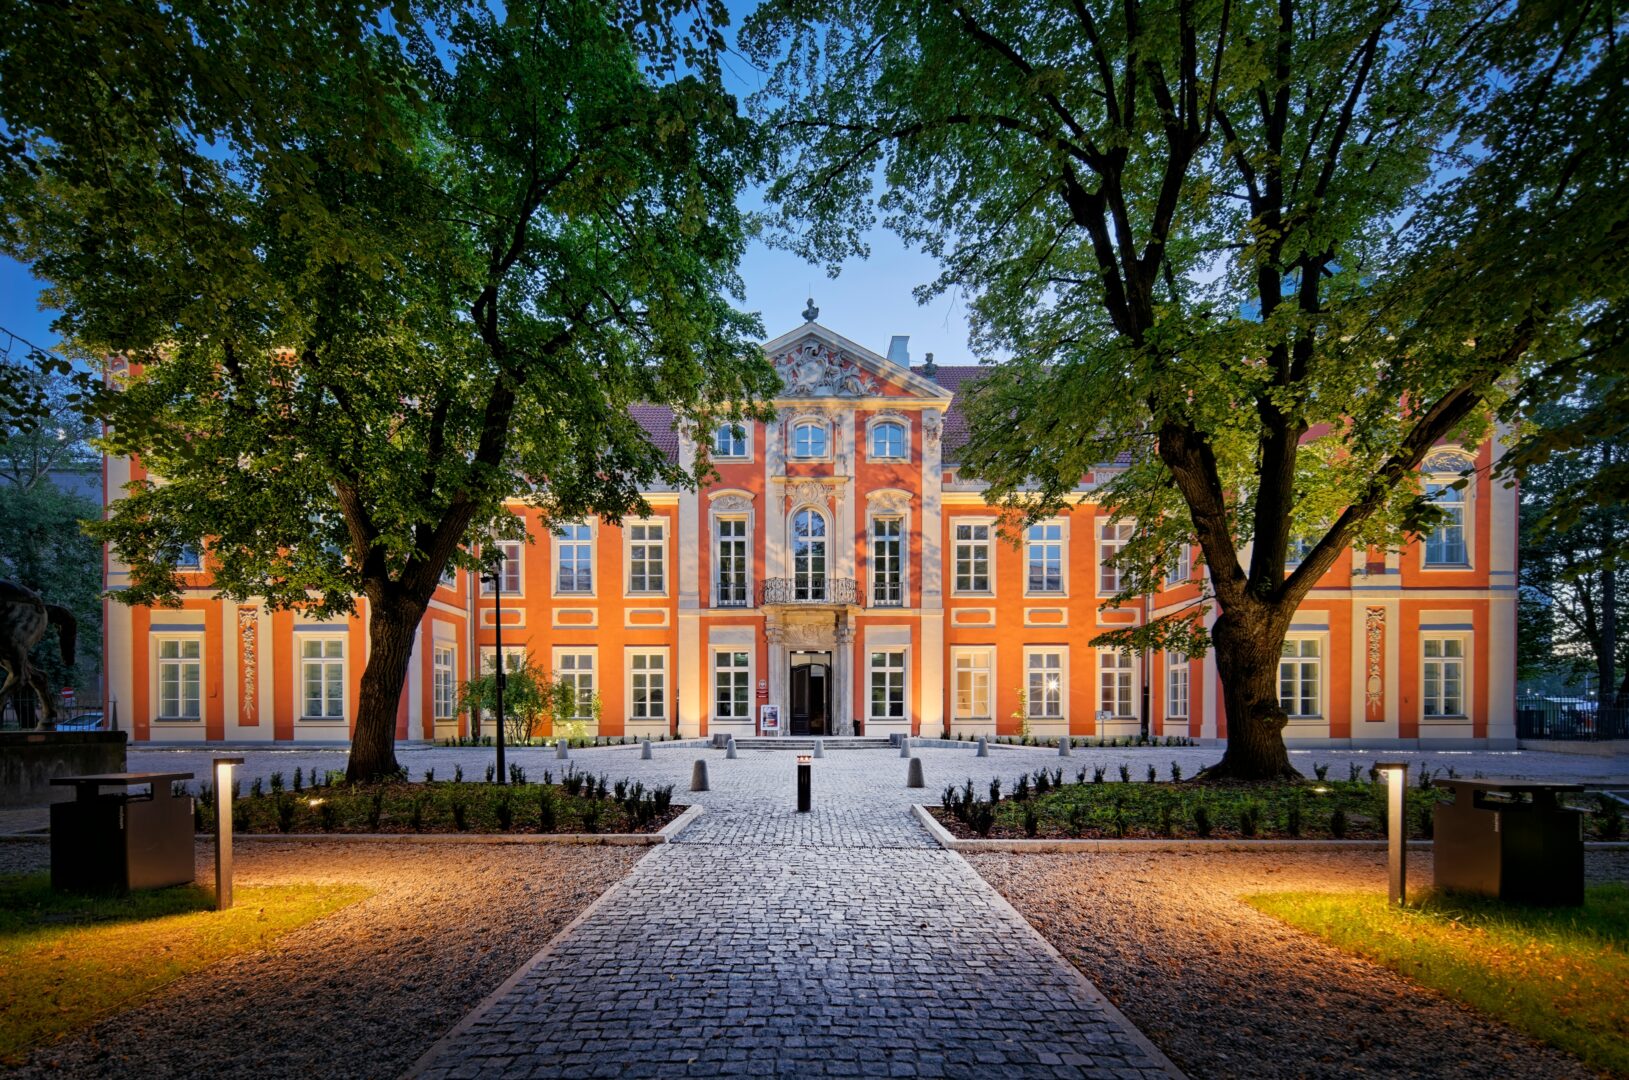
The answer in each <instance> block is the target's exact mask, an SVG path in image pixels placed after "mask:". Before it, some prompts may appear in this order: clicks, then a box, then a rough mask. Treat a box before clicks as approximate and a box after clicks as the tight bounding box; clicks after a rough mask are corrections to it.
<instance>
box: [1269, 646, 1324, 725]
mask: <svg viewBox="0 0 1629 1080" xmlns="http://www.w3.org/2000/svg"><path fill="white" fill-rule="evenodd" d="M1325 636H1326V635H1323V634H1293V633H1292V634H1290V635H1288V636H1286V637H1285V638H1284V646H1283V648H1286V649H1287V648H1292V647H1293V648H1294V649H1295V650H1296V651H1295V654H1294V655H1284V654H1282V652H1281V654H1280V656H1279V658H1278V704H1279V707H1280V708H1283V709H1284V712H1285V715H1287V716H1288V717H1289V718H1290V719H1291V720H1322V719H1323V718H1324V717H1325V716H1326V715H1328V711H1327V707H1326V705H1325V702H1326V700H1327V695H1328V693H1329V672H1328V669H1327V667H1326V664H1325V661H1326V660H1327V659H1328V653H1329V646H1328V643H1327V642H1326V641H1325V640H1324V638H1325ZM1308 645H1312V646H1314V647H1315V651H1314V652H1313V653H1311V654H1310V655H1309V654H1308V653H1307V651H1306V647H1307V646H1308ZM1287 664H1288V665H1293V666H1294V668H1295V675H1294V676H1293V678H1294V679H1295V684H1296V694H1295V700H1294V702H1293V705H1294V708H1286V707H1285V705H1284V668H1285V665H1287ZM1309 667H1310V668H1312V669H1313V671H1314V672H1315V673H1316V677H1317V680H1318V682H1317V689H1316V691H1315V692H1314V695H1313V696H1314V697H1315V698H1316V700H1315V701H1314V702H1313V705H1314V708H1315V709H1316V711H1315V712H1307V711H1306V710H1305V706H1306V703H1307V694H1306V671H1307V669H1308V668H1309Z"/></svg>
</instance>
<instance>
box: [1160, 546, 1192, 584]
mask: <svg viewBox="0 0 1629 1080" xmlns="http://www.w3.org/2000/svg"><path fill="white" fill-rule="evenodd" d="M1191 577H1193V555H1192V552H1190V551H1189V549H1188V545H1187V544H1183V545H1182V546H1181V547H1179V548H1177V557H1176V561H1175V562H1174V563H1172V564H1171V569H1170V571H1169V572H1168V573H1167V574H1166V575H1165V584H1166V585H1168V586H1175V585H1182V584H1184V583H1186V582H1187V580H1188V579H1189V578H1191Z"/></svg>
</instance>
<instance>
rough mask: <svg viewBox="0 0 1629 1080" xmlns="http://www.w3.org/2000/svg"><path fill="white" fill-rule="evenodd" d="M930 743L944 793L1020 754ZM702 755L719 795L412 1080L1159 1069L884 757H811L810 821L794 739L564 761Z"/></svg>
mask: <svg viewBox="0 0 1629 1080" xmlns="http://www.w3.org/2000/svg"><path fill="white" fill-rule="evenodd" d="M613 754H614V755H615V756H613ZM922 756H923V757H924V759H926V761H927V762H929V768H928V771H929V782H930V783H935V782H937V783H938V784H939V786H941V787H942V786H943V784H944V783H946V782H948V781H950V780H952V779H956V780H960V779H961V778H962V777H963V776H964V775H969V774H972V775H984V774H987V773H988V774H991V775H993V774H994V772H995V771H997V770H999V771H1000V772H1009V771H1011V770H1013V769H1014V767H1015V766H1018V762H1017V761H1015V760H1010V759H1009V760H1006V761H1001V762H997V763H996V765H995V768H991V767H990V764H989V762H990V759H975V758H974V757H973V756H972V754H971V752H969V751H961V750H940V751H932V750H930V751H923V752H922ZM697 757H703V758H705V759H706V760H707V762H708V765H709V769H710V771H711V774H712V775H711V779H712V784H713V788H714V790H713V791H711V792H708V793H706V794H705V795H702V796H695V797H691V796H687V795H683V794H680V795H676V798H678V799H679V800H681V801H683V800H685V799H687V798H693V800H694V801H697V802H701V803H703V805H704V806H705V807H706V812H705V813H704V814H703V816H702V817H701V819H700V820H699V821H698V822H697V823H696V824H695V825H693V826H691V828H690V829H689V830H687V831H686V832H685V834H684V835H683V836H682V837H681V839H680V842H679V843H675V844H669V845H665V846H663V847H660V848H656V849H654V850H653V851H652V853H651V854H650V855H648V856H646V857H645V859H643V860H642V861H641V862H640V863H639V864H638V866H637V867H635V869H634V871H633V873H632V874H631V875H629V877H627V878H626V879H624V881H623V882H622V883H621V884H619V885H618V886H616V887H615V888H613V889H611V890H610V891H609V892H607V893H606V894H605V895H604V896H603V897H602V898H601V899H600V900H599V901H598V902H597V903H596V904H595V905H594V906H593V907H591V908H590V909H589V910H588V911H586V912H585V913H584V915H583V916H582V918H581V919H580V920H579V921H578V922H577V923H576V924H575V925H573V926H572V927H570V928H568V929H567V930H566V931H565V932H564V933H562V934H561V936H560V937H558V938H556V939H555V940H554V941H553V942H552V943H551V944H550V945H549V946H548V948H546V949H544V950H543V952H542V953H540V954H539V955H538V956H537V957H535V958H534V959H533V960H532V962H531V963H530V964H529V965H528V966H527V967H526V968H525V969H523V970H522V972H520V973H519V974H517V975H516V976H515V978H514V979H512V980H511V981H510V982H509V983H508V984H506V985H505V986H504V987H502V988H500V989H499V990H498V991H497V993H495V994H494V995H493V996H492V997H491V998H490V999H489V1000H488V1001H487V1002H486V1003H485V1004H484V1005H483V1006H482V1007H481V1008H479V1009H477V1010H476V1011H475V1012H474V1013H472V1014H471V1015H470V1016H469V1017H467V1018H466V1019H465V1020H464V1022H463V1023H462V1024H461V1025H460V1026H459V1027H458V1028H456V1029H455V1030H454V1031H453V1032H452V1033H450V1034H449V1035H448V1036H447V1038H445V1039H443V1040H442V1042H441V1043H440V1044H438V1045H437V1047H436V1048H435V1049H434V1050H432V1051H431V1052H430V1054H428V1055H426V1057H425V1059H424V1060H423V1061H421V1062H420V1063H419V1065H418V1067H417V1075H420V1076H423V1077H426V1078H431V1080H441V1078H447V1080H458V1078H463V1077H478V1076H479V1077H484V1076H585V1077H587V1076H606V1077H644V1076H720V1075H737V1076H922V1077H984V1076H995V1075H999V1076H1001V1077H1003V1078H1004V1080H1005V1078H1016V1077H1054V1076H1070V1077H1125V1078H1133V1077H1155V1076H1167V1075H1169V1072H1168V1071H1167V1070H1168V1069H1169V1066H1168V1064H1167V1063H1166V1062H1165V1060H1164V1059H1163V1057H1161V1056H1159V1055H1158V1052H1157V1051H1155V1050H1154V1049H1153V1047H1152V1046H1151V1045H1150V1044H1149V1043H1148V1042H1147V1041H1146V1040H1145V1039H1143V1038H1142V1036H1141V1035H1140V1034H1138V1033H1137V1032H1136V1031H1135V1029H1133V1028H1131V1027H1130V1025H1129V1024H1128V1023H1127V1022H1126V1021H1125V1019H1124V1018H1123V1017H1121V1016H1120V1015H1119V1013H1118V1012H1117V1011H1116V1010H1114V1009H1113V1007H1112V1006H1110V1005H1108V1004H1107V1003H1106V1002H1105V1001H1104V1000H1103V998H1102V996H1101V995H1100V994H1098V992H1097V991H1096V990H1095V989H1094V988H1093V987H1092V986H1091V984H1090V983H1088V982H1087V981H1086V980H1085V978H1084V977H1082V976H1081V975H1080V974H1079V972H1078V971H1076V970H1075V969H1074V968H1073V967H1071V966H1070V965H1069V964H1068V963H1067V962H1065V961H1064V960H1063V959H1061V958H1060V957H1059V956H1058V955H1057V954H1056V953H1055V952H1054V951H1053V950H1052V948H1051V946H1049V945H1047V944H1046V942H1045V941H1043V940H1042V939H1041V937H1040V936H1039V935H1038V934H1037V933H1036V932H1035V931H1034V929H1033V928H1031V927H1030V925H1029V924H1028V923H1027V922H1025V921H1024V920H1023V918H1022V917H1021V916H1019V915H1018V914H1017V912H1015V911H1014V910H1013V909H1012V908H1011V907H1010V906H1009V905H1008V904H1007V902H1006V901H1005V900H1003V899H1002V898H1001V897H1000V895H999V894H997V893H996V892H995V890H994V889H992V888H991V887H990V886H989V885H987V884H986V883H985V882H984V880H983V879H982V878H980V877H979V876H978V875H977V874H975V873H974V872H973V870H972V869H971V868H970V867H969V866H968V865H967V864H966V863H965V862H964V861H963V860H962V859H961V858H960V856H958V855H955V854H953V853H951V852H946V851H941V850H939V849H938V848H936V847H933V846H932V845H931V841H930V840H929V838H928V837H927V835H926V834H925V833H924V832H923V831H922V830H921V828H920V827H919V826H918V825H917V824H916V822H915V821H914V819H913V818H912V817H911V816H910V813H909V810H908V807H909V804H910V803H911V802H912V801H924V800H923V794H924V793H923V792H920V791H916V792H910V791H908V790H907V789H906V788H905V787H904V779H905V776H904V774H905V765H906V763H905V762H904V761H901V760H900V759H899V757H898V755H897V752H896V751H889V750H849V751H833V752H830V753H829V754H828V756H827V757H826V758H825V759H824V760H821V761H818V762H815V769H816V773H815V799H816V803H815V805H816V810H815V812H814V813H811V814H798V813H796V812H795V810H794V808H793V805H792V801H793V788H792V781H793V775H794V773H793V769H794V762H795V756H794V755H793V754H791V753H789V752H786V751H746V750H743V751H742V753H741V756H740V758H739V759H737V760H734V761H726V760H724V756H723V754H721V753H719V752H717V751H706V750H697V749H681V748H677V747H675V748H669V749H665V750H664V749H660V748H659V749H658V752H657V756H656V760H655V761H651V762H645V761H639V760H638V758H637V754H622V753H617V752H604V751H595V752H585V753H580V754H578V755H576V758H577V761H578V764H579V766H580V767H582V768H584V769H589V770H592V771H594V772H601V771H604V772H607V773H608V774H610V775H612V776H613V777H621V776H623V775H632V776H636V777H640V778H644V779H647V781H650V780H656V781H660V782H673V781H675V780H676V779H680V778H682V779H683V780H685V781H688V777H689V767H690V763H691V762H692V761H694V760H695V759H696V758H697ZM1039 760H1040V758H1039V755H1037V757H1036V764H1037V765H1038V764H1039ZM1054 760H1055V759H1054ZM1001 766H1005V768H1001ZM935 773H940V774H942V775H940V776H935V775H934V774H935ZM952 774H954V775H952ZM683 788H684V785H683V784H681V785H680V791H681V792H682V791H683ZM913 796H914V798H913Z"/></svg>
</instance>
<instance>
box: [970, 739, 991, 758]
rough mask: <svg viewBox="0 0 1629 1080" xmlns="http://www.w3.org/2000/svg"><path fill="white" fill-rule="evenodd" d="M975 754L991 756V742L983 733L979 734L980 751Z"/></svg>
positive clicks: (976, 755) (977, 755) (975, 755)
mask: <svg viewBox="0 0 1629 1080" xmlns="http://www.w3.org/2000/svg"><path fill="white" fill-rule="evenodd" d="M973 756H974V757H989V756H990V743H989V741H988V740H986V739H985V737H984V736H983V735H980V736H979V752H978V753H976V754H974V755H973Z"/></svg>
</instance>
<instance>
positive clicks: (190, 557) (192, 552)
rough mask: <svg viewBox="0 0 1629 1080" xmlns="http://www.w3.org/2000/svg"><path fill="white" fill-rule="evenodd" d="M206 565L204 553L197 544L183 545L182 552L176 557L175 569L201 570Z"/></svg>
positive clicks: (177, 553)
mask: <svg viewBox="0 0 1629 1080" xmlns="http://www.w3.org/2000/svg"><path fill="white" fill-rule="evenodd" d="M203 565H204V557H203V553H202V552H201V551H200V550H199V548H198V545H197V544H182V545H181V550H180V551H178V552H176V555H175V568H176V569H177V570H201V569H203Z"/></svg>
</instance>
